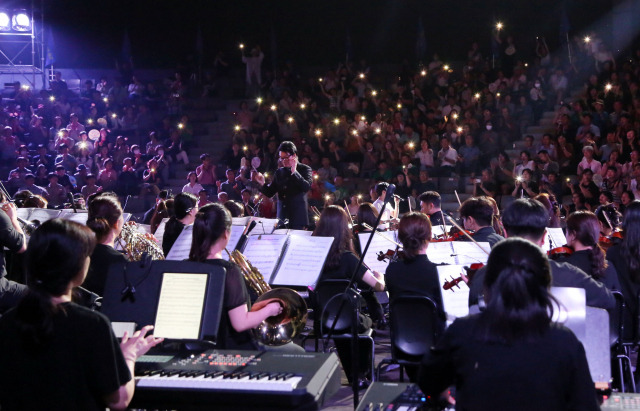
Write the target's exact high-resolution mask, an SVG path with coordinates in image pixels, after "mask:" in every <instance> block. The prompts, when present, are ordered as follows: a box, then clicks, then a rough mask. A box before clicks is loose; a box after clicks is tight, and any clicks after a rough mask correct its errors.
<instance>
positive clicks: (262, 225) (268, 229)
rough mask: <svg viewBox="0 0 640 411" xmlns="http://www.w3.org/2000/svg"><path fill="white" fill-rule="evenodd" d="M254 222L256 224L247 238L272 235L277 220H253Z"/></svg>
mask: <svg viewBox="0 0 640 411" xmlns="http://www.w3.org/2000/svg"><path fill="white" fill-rule="evenodd" d="M254 220H255V222H256V223H257V224H256V228H254V229H253V230H252V231H251V233H249V236H254V235H261V234H262V235H264V234H273V232H274V231H275V229H276V226H277V225H278V219H277V218H255V219H254ZM245 225H246V224H245Z"/></svg>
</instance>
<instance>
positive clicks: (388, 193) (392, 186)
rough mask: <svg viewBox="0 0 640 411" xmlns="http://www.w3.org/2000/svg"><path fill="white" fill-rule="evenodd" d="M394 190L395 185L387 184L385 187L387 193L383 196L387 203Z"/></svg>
mask: <svg viewBox="0 0 640 411" xmlns="http://www.w3.org/2000/svg"><path fill="white" fill-rule="evenodd" d="M395 192H396V185H395V184H389V187H387V195H386V196H385V197H384V202H385V203H388V202H389V201H390V200H391V199H392V198H393V196H394V195H395Z"/></svg>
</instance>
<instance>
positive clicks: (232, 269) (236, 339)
mask: <svg viewBox="0 0 640 411" xmlns="http://www.w3.org/2000/svg"><path fill="white" fill-rule="evenodd" d="M230 236H231V215H230V214H229V211H228V210H227V209H226V208H224V207H223V206H222V205H221V204H218V203H211V204H207V205H205V206H204V207H202V208H201V209H199V210H198V212H197V213H196V218H195V221H194V223H193V239H192V242H191V251H190V252H189V260H190V261H197V262H201V263H207V264H212V265H217V266H222V267H224V268H226V277H225V283H224V295H223V300H222V307H223V313H222V316H221V318H220V328H219V330H218V340H217V345H218V346H219V347H220V348H224V349H244V350H255V349H257V348H259V347H258V345H257V342H256V341H254V338H253V334H252V332H251V330H252V329H253V328H255V327H257V326H258V325H260V324H261V323H262V322H263V321H264V320H265V319H266V318H268V317H271V316H275V315H278V314H280V313H281V312H282V306H280V304H278V303H276V302H272V303H269V304H267V305H266V306H265V307H263V308H262V309H260V310H258V311H249V309H250V304H251V301H250V299H249V293H248V291H247V287H246V285H245V282H244V279H243V277H242V273H241V271H240V268H239V267H238V266H237V265H235V264H233V263H231V262H229V261H226V260H223V259H222V253H223V252H224V250H225V248H226V247H227V244H228V243H229V237H230Z"/></svg>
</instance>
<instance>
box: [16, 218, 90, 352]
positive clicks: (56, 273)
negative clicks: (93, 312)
mask: <svg viewBox="0 0 640 411" xmlns="http://www.w3.org/2000/svg"><path fill="white" fill-rule="evenodd" d="M95 245H96V237H95V235H94V233H93V232H92V231H91V230H90V229H89V228H88V227H86V226H84V225H82V224H78V223H76V222H73V221H69V220H62V219H58V218H56V219H52V220H49V221H46V222H44V223H43V224H42V225H41V226H40V227H39V228H38V229H37V230H36V231H35V232H34V233H33V234H32V235H31V239H30V240H29V246H28V247H27V253H26V258H25V264H26V271H27V285H28V286H29V290H28V292H27V294H26V296H25V297H24V298H23V299H22V300H21V301H20V303H19V304H18V306H17V307H16V322H17V324H18V328H19V330H20V335H21V338H22V342H23V343H24V344H25V346H26V347H30V348H31V349H34V350H37V349H39V348H40V347H42V346H43V345H44V344H46V343H47V342H49V341H50V340H51V339H52V338H53V332H54V330H53V317H54V315H55V314H56V313H57V312H58V311H59V310H64V308H63V306H61V305H54V304H53V303H52V302H51V298H52V297H59V296H61V295H63V294H65V293H66V292H67V290H68V289H69V287H70V285H71V283H72V281H73V280H74V279H76V278H77V277H78V275H81V274H82V270H84V269H85V264H86V261H87V258H88V257H89V256H90V255H91V253H92V252H93V249H94V247H95ZM52 262H53V263H52Z"/></svg>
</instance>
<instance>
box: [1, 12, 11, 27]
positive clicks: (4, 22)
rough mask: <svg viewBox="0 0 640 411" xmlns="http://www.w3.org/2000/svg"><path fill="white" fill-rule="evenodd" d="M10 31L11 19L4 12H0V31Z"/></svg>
mask: <svg viewBox="0 0 640 411" xmlns="http://www.w3.org/2000/svg"><path fill="white" fill-rule="evenodd" d="M9 30H11V19H10V18H9V14H8V13H7V12H6V11H0V31H9Z"/></svg>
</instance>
